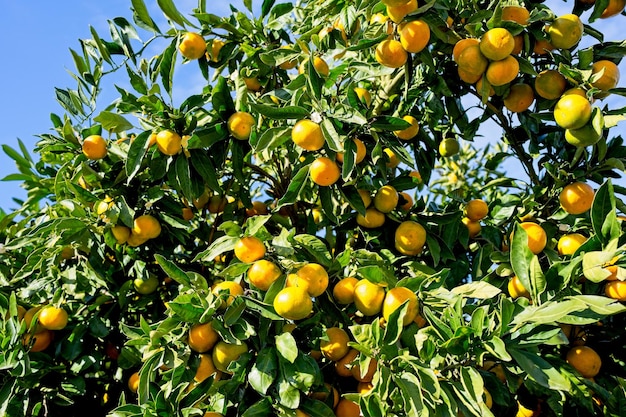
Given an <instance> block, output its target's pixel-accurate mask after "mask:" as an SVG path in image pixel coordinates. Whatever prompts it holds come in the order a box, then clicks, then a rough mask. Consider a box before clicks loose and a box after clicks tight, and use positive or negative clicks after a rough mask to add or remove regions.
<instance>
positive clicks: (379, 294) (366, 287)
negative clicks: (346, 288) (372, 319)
mask: <svg viewBox="0 0 626 417" xmlns="http://www.w3.org/2000/svg"><path fill="white" fill-rule="evenodd" d="M384 299H385V289H384V288H383V287H381V286H380V285H378V284H375V283H373V282H371V281H369V280H368V279H361V280H359V282H357V284H356V286H355V287H354V304H355V305H356V308H357V309H358V310H359V311H360V312H361V313H363V315H365V316H373V315H375V314H378V313H380V310H381V309H382V307H383V300H384Z"/></svg>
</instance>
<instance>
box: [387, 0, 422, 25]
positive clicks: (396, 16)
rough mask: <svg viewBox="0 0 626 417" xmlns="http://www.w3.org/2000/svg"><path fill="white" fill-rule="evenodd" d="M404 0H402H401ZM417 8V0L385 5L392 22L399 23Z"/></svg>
mask: <svg viewBox="0 0 626 417" xmlns="http://www.w3.org/2000/svg"><path fill="white" fill-rule="evenodd" d="M402 1H404V0H402ZM416 10H417V0H408V1H406V2H404V3H400V4H396V5H395V6H394V5H387V15H388V16H389V18H390V19H391V20H392V21H393V22H394V23H400V22H402V20H403V19H404V18H405V17H406V16H407V15H408V14H409V13H413V12H414V11H416Z"/></svg>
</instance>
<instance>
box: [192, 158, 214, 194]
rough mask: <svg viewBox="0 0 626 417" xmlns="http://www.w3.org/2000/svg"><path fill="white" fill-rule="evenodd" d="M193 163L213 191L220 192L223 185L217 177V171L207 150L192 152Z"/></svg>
mask: <svg viewBox="0 0 626 417" xmlns="http://www.w3.org/2000/svg"><path fill="white" fill-rule="evenodd" d="M190 160H191V165H192V166H193V168H194V169H195V170H196V172H197V173H198V174H200V176H201V177H202V179H203V180H204V182H205V184H206V185H207V186H208V187H209V188H210V189H211V190H213V191H215V192H218V193H219V192H220V191H221V187H220V183H219V181H218V179H217V172H216V170H215V166H214V165H213V162H211V158H209V156H208V155H206V153H205V152H191V158H190Z"/></svg>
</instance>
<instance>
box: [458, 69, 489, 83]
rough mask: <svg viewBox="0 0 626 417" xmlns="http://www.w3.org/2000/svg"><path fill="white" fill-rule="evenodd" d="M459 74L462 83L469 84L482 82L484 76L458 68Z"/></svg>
mask: <svg viewBox="0 0 626 417" xmlns="http://www.w3.org/2000/svg"><path fill="white" fill-rule="evenodd" d="M456 70H457V72H458V74H459V78H460V79H461V81H464V82H466V83H468V84H474V83H477V82H478V81H480V79H481V78H482V77H483V74H482V73H481V74H470V73H469V72H467V71H465V70H464V69H461V68H457V69H456Z"/></svg>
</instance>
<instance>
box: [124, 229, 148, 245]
mask: <svg viewBox="0 0 626 417" xmlns="http://www.w3.org/2000/svg"><path fill="white" fill-rule="evenodd" d="M147 241H148V239H147V238H143V237H140V236H137V235H136V234H135V233H132V232H131V233H130V236H128V239H127V240H126V244H127V245H128V246H130V247H131V248H136V247H137V246H141V245H143V244H144V243H146V242H147Z"/></svg>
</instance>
